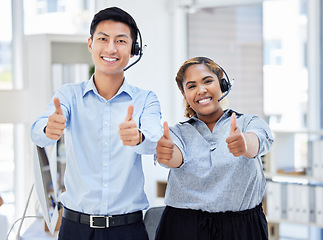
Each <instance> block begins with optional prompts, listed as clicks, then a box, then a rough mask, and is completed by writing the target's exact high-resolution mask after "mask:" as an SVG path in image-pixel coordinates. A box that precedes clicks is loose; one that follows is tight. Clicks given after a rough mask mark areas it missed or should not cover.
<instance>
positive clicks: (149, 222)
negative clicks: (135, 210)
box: [144, 206, 165, 240]
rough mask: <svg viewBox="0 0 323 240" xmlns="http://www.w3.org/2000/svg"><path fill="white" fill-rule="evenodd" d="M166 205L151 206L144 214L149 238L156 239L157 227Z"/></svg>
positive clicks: (150, 239)
mask: <svg viewBox="0 0 323 240" xmlns="http://www.w3.org/2000/svg"><path fill="white" fill-rule="evenodd" d="M164 209H165V206H161V207H152V208H149V209H148V210H147V212H146V214H145V216H144V223H145V226H146V229H147V232H148V237H149V240H154V239H155V233H156V229H157V227H158V224H159V220H160V218H161V216H162V213H163V211H164Z"/></svg>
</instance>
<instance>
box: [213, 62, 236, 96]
mask: <svg viewBox="0 0 323 240" xmlns="http://www.w3.org/2000/svg"><path fill="white" fill-rule="evenodd" d="M216 65H218V67H219V68H220V69H221V70H222V72H223V73H224V75H225V78H222V79H221V80H220V88H221V91H222V93H224V94H223V96H222V97H220V98H219V99H218V102H220V101H221V100H222V99H223V98H225V97H226V96H227V95H228V94H229V92H230V91H231V88H232V83H231V81H230V79H229V76H228V74H227V73H226V72H225V71H224V69H223V68H222V67H221V66H220V65H219V64H217V63H216Z"/></svg>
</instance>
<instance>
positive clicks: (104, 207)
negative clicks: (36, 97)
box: [31, 7, 163, 240]
mask: <svg viewBox="0 0 323 240" xmlns="http://www.w3.org/2000/svg"><path fill="white" fill-rule="evenodd" d="M138 31H139V30H138V28H137V25H136V23H135V21H134V19H133V18H132V17H131V16H130V15H129V14H128V13H127V12H125V11H123V10H122V9H120V8H117V7H111V8H107V9H104V10H101V11H100V12H98V13H97V14H96V15H95V16H94V18H93V20H92V23H91V28H90V35H91V36H90V37H89V39H88V49H89V51H90V52H91V54H92V60H93V63H94V65H95V71H94V74H93V76H92V77H91V78H90V80H89V81H85V82H81V83H76V84H67V85H63V86H61V87H60V88H59V89H58V90H57V92H56V93H55V94H54V96H53V100H52V101H51V102H50V104H49V105H48V108H47V110H46V112H45V113H44V114H43V115H42V116H41V117H39V118H38V119H37V120H36V122H35V123H34V124H33V126H32V129H31V137H32V140H33V141H34V143H35V144H37V145H38V146H41V147H44V146H47V145H50V144H55V143H56V141H57V140H58V139H60V137H61V135H62V134H63V132H64V140H65V146H66V171H65V179H64V183H65V188H66V191H65V192H64V193H62V195H61V197H60V201H61V202H62V204H63V206H64V210H63V219H62V224H61V228H60V233H59V239H64V240H65V239H73V240H74V239H78V240H82V239H134V240H135V239H138V240H143V239H148V235H147V232H146V229H145V226H144V223H143V220H142V210H143V209H146V208H147V207H148V200H147V197H146V195H145V192H144V176H143V170H142V163H141V154H153V153H154V151H155V147H156V145H157V141H158V140H159V138H160V137H161V136H162V134H163V132H162V126H161V124H160V118H161V113H160V104H159V101H158V99H157V97H156V95H155V94H154V93H153V92H151V91H146V90H142V89H139V88H137V87H135V86H131V85H130V84H128V83H127V81H126V80H125V77H124V69H125V68H126V66H127V65H128V63H129V59H130V58H131V57H133V56H134V55H135V54H138V49H137V48H138V46H136V40H137V36H138V34H139V32H138ZM107 216H112V217H107Z"/></svg>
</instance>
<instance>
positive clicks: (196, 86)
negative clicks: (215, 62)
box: [183, 64, 223, 121]
mask: <svg viewBox="0 0 323 240" xmlns="http://www.w3.org/2000/svg"><path fill="white" fill-rule="evenodd" d="M183 89H184V92H183V96H184V98H185V99H186V101H187V103H188V104H189V105H190V106H191V108H192V109H193V110H194V111H195V112H196V114H197V117H198V118H199V119H201V120H202V121H203V120H206V121H208V118H210V117H211V118H213V117H215V116H217V115H218V113H220V112H221V115H222V113H223V109H222V106H221V104H220V103H219V102H218V99H219V98H220V97H221V96H222V92H221V88H220V84H219V79H218V77H217V75H216V74H215V73H213V72H212V71H211V70H210V69H209V68H208V67H207V66H205V65H204V64H195V65H192V66H190V67H188V68H187V69H186V72H185V74H184V81H183Z"/></svg>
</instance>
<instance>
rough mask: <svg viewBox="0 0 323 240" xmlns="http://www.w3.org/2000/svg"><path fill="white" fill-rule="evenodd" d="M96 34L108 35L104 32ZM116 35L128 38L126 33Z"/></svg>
mask: <svg viewBox="0 0 323 240" xmlns="http://www.w3.org/2000/svg"><path fill="white" fill-rule="evenodd" d="M98 34H101V35H104V36H106V37H110V36H109V35H108V34H106V33H104V32H98ZM117 37H126V38H129V37H128V35H127V34H119V35H117Z"/></svg>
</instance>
